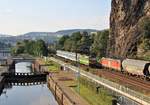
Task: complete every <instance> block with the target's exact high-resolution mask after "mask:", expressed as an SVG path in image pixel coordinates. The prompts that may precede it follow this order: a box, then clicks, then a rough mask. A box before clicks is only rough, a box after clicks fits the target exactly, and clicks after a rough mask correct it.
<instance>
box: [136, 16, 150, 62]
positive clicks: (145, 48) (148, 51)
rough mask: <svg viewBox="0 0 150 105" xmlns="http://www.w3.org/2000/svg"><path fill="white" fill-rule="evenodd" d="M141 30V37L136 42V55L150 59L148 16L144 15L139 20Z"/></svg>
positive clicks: (149, 20) (149, 25) (149, 19)
mask: <svg viewBox="0 0 150 105" xmlns="http://www.w3.org/2000/svg"><path fill="white" fill-rule="evenodd" d="M140 29H141V31H142V34H141V39H140V40H139V42H138V46H137V48H138V52H137V56H138V57H140V58H141V59H145V60H150V18H149V17H146V18H144V19H142V21H141V22H140Z"/></svg>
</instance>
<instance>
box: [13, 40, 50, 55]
mask: <svg viewBox="0 0 150 105" xmlns="http://www.w3.org/2000/svg"><path fill="white" fill-rule="evenodd" d="M12 53H13V54H22V53H27V54H30V55H34V56H47V53H48V50H47V47H46V44H45V42H44V41H43V40H37V41H32V40H31V41H29V40H24V41H22V42H17V44H16V46H15V47H14V48H12Z"/></svg>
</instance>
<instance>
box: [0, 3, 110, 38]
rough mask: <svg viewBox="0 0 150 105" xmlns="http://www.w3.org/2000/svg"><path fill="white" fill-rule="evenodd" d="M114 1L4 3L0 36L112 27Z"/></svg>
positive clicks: (0, 16)
mask: <svg viewBox="0 0 150 105" xmlns="http://www.w3.org/2000/svg"><path fill="white" fill-rule="evenodd" d="M110 5H111V0H0V33H3V34H10V35H18V34H23V33H26V32H31V31H38V32H39V31H40V32H41V31H46V32H51V31H57V30H62V29H74V28H82V29H85V28H92V29H98V30H101V29H105V28H108V27H109V15H110Z"/></svg>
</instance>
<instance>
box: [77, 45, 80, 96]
mask: <svg viewBox="0 0 150 105" xmlns="http://www.w3.org/2000/svg"><path fill="white" fill-rule="evenodd" d="M76 66H77V69H78V72H77V76H76V77H77V81H78V86H77V91H78V93H79V94H80V67H79V59H78V53H77V47H76Z"/></svg>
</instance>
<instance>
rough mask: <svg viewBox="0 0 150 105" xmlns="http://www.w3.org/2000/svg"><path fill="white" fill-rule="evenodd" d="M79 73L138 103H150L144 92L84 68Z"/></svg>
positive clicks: (75, 69)
mask: <svg viewBox="0 0 150 105" xmlns="http://www.w3.org/2000/svg"><path fill="white" fill-rule="evenodd" d="M50 60H53V61H54V62H57V63H59V64H61V65H63V66H65V67H68V68H69V69H71V70H73V71H74V72H78V70H79V68H77V67H75V66H72V65H68V64H66V63H64V62H63V61H60V60H57V59H55V58H50ZM80 74H81V75H82V76H84V77H87V78H89V79H91V80H92V81H95V82H97V83H99V84H101V85H103V86H105V87H107V88H109V89H111V90H113V91H115V92H117V93H120V94H122V95H124V96H126V97H128V98H130V99H132V100H134V101H136V102H138V103H140V104H143V105H150V97H148V96H146V95H144V94H141V93H139V92H136V91H134V90H131V89H129V88H127V87H125V86H122V85H119V84H117V83H114V82H112V81H109V80H107V79H104V78H101V77H98V76H96V75H93V74H91V73H89V72H86V71H84V70H81V69H80Z"/></svg>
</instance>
